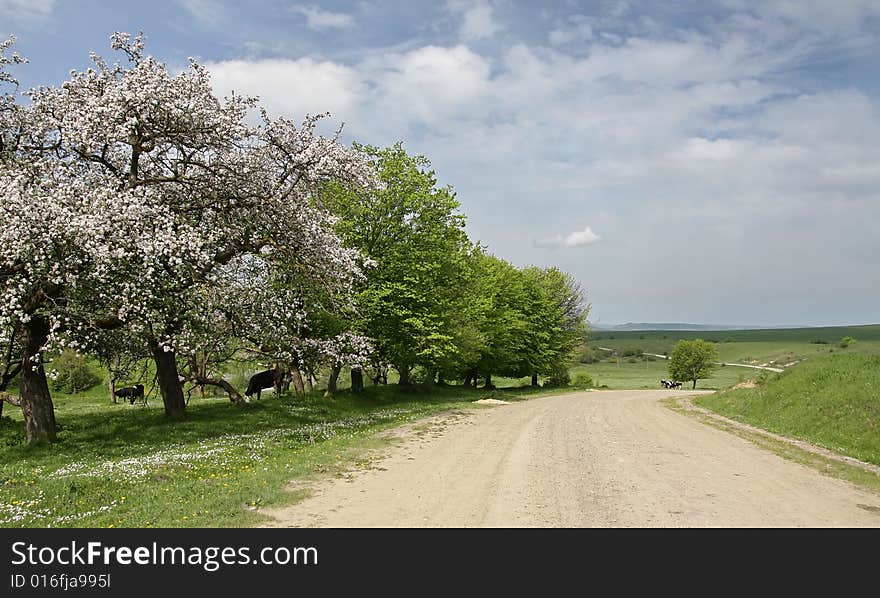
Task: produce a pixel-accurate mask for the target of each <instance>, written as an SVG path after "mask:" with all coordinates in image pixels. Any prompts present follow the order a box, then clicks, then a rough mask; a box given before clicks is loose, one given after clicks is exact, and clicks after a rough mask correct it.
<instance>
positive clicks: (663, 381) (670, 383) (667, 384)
mask: <svg viewBox="0 0 880 598" xmlns="http://www.w3.org/2000/svg"><path fill="white" fill-rule="evenodd" d="M660 384H661V385H662V386H663V388H669V387H670V386H671V385H672V382H670V381H669V380H661V381H660Z"/></svg>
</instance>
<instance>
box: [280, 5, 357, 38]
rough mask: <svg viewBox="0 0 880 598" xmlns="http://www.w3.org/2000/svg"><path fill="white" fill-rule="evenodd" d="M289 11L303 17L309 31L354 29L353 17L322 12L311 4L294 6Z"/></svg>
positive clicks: (327, 11)
mask: <svg viewBox="0 0 880 598" xmlns="http://www.w3.org/2000/svg"><path fill="white" fill-rule="evenodd" d="M290 10H291V11H293V12H296V13H299V14H301V15H303V16H304V17H305V18H306V24H307V25H308V27H309V29H315V30H316V31H324V30H326V29H349V28H351V27H354V25H355V21H354V17H352V16H351V15H350V14H347V13H342V12H333V11H329V10H324V9H322V8H320V7H318V6H315V5H313V4H309V5H294V6H291V7H290Z"/></svg>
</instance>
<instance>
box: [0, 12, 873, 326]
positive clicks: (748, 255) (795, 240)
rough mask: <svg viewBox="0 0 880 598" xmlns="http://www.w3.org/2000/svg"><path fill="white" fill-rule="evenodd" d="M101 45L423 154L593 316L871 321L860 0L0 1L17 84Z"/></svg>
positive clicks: (867, 52) (504, 250) (505, 244)
mask: <svg viewBox="0 0 880 598" xmlns="http://www.w3.org/2000/svg"><path fill="white" fill-rule="evenodd" d="M117 30H119V31H129V32H136V31H138V30H143V31H144V32H145V33H146V35H147V44H148V46H147V48H148V51H149V52H150V53H152V54H154V55H155V56H157V57H159V58H161V59H162V60H164V61H166V62H167V63H168V64H169V66H171V67H173V68H176V67H179V66H182V65H184V64H185V63H186V59H187V57H188V56H196V57H198V58H199V59H200V60H202V61H203V62H206V63H208V64H209V66H210V69H211V71H212V73H213V74H214V84H215V87H216V89H217V91H218V93H220V94H225V93H228V92H229V91H230V90H235V91H236V92H239V93H250V94H256V95H259V96H261V98H262V99H263V101H264V103H265V105H267V106H268V108H269V110H270V111H271V112H273V113H275V114H285V115H289V116H295V117H300V116H302V115H303V114H304V113H305V112H312V113H315V112H323V111H327V110H329V111H330V112H331V114H332V122H333V124H334V125H337V124H339V123H340V122H345V123H346V125H345V136H344V138H345V140H346V141H350V140H352V139H357V140H359V141H363V142H369V143H372V144H376V145H386V144H391V143H393V142H394V141H396V140H402V141H403V142H404V144H405V146H406V147H407V149H409V150H410V151H412V152H417V153H423V154H425V155H427V156H428V157H429V158H431V160H432V161H433V164H434V167H435V169H436V171H437V174H438V177H439V179H440V181H441V183H444V184H446V183H448V184H451V185H452V186H453V187H454V188H455V189H456V191H457V192H458V194H459V195H458V197H459V199H460V200H461V202H462V205H463V209H464V211H465V212H466V213H467V215H468V230H469V233H470V234H471V236H472V238H475V239H480V240H482V241H483V242H484V243H486V244H488V245H489V247H490V249H491V250H492V251H493V252H494V253H496V254H498V255H499V256H501V257H504V258H506V259H508V260H510V261H512V262H514V263H516V264H518V265H527V264H537V265H558V266H560V267H561V268H563V269H565V270H567V271H569V272H571V273H572V274H574V275H575V276H576V277H577V278H578V279H579V280H581V281H582V283H583V285H584V287H585V288H586V289H587V292H588V298H589V301H590V302H591V303H592V306H593V308H592V313H591V319H592V320H594V321H598V322H600V323H601V324H612V323H621V322H626V321H655V322H656V321H665V322H671V321H686V322H703V323H714V324H755V325H779V324H789V325H791V324H808V325H822V324H843V323H867V322H878V321H880V313H878V305H880V301H878V297H880V266H878V256H880V234H878V230H877V229H878V224H880V144H878V142H877V140H878V139H880V102H878V96H880V83H878V82H880V60H878V58H880V2H877V1H875V0H849V1H847V0H837V1H833V2H832V1H818V0H780V1H777V2H773V1H766V2H746V1H745V0H718V1H716V2H710V1H703V2H701V1H693V2H688V1H678V2H665V3H664V2H635V1H632V2H626V1H619V0H614V1H596V2H575V1H570V2H556V3H537V2H515V1H512V0H509V1H504V0H498V1H491V0H485V1H473V2H465V1H460V0H450V1H448V2H423V3H419V2H396V1H395V2H381V1H378V0H373V1H369V2H368V1H364V2H320V3H317V2H316V3H309V2H290V1H282V0H265V1H255V2H246V3H245V2H223V1H220V0H154V1H153V2H149V3H145V2H111V1H109V0H54V1H53V0H0V34H6V33H15V34H16V35H17V36H18V38H19V42H18V44H17V49H18V51H19V52H20V53H21V54H22V55H24V56H26V57H28V58H29V59H30V61H31V62H30V64H28V65H26V66H25V67H23V68H20V69H19V70H18V72H17V74H18V75H19V78H20V79H21V80H22V83H23V85H24V86H30V85H38V84H57V83H59V82H61V81H63V80H64V78H65V77H66V75H67V73H68V72H69V70H70V69H71V68H84V67H86V66H88V53H89V52H90V51H96V52H98V53H99V54H102V55H104V56H105V57H108V58H109V57H110V56H111V54H112V53H111V52H110V50H109V47H108V36H109V34H110V33H111V32H113V31H117Z"/></svg>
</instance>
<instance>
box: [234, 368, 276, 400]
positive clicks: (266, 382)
mask: <svg viewBox="0 0 880 598" xmlns="http://www.w3.org/2000/svg"><path fill="white" fill-rule="evenodd" d="M283 375H284V372H282V371H280V370H265V371H263V372H257V373H256V374H254V375H253V376H251V379H250V381H249V382H248V387H247V390H246V391H244V396H246V397H248V398H250V397H251V395H253V394H254V393H256V394H257V400H258V401H259V400H260V395H261V394H262V391H263V390H264V389H267V388H274V389H275V394H276V395H278V391H279V387H280V386H281V378H282V377H283Z"/></svg>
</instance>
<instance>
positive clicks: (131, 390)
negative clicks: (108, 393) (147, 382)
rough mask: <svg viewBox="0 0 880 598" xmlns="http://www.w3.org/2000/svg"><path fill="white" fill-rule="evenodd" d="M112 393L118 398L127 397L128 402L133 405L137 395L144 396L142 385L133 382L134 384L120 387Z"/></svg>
mask: <svg viewBox="0 0 880 598" xmlns="http://www.w3.org/2000/svg"><path fill="white" fill-rule="evenodd" d="M113 394H115V395H116V396H117V397H119V398H120V399H128V401H129V403H131V404H132V405H134V402H135V401H136V400H137V399H138V397H143V396H144V385H143V384H135V385H134V386H126V387H125V388H120V389H119V390H117V391H116V392H114V393H113Z"/></svg>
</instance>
